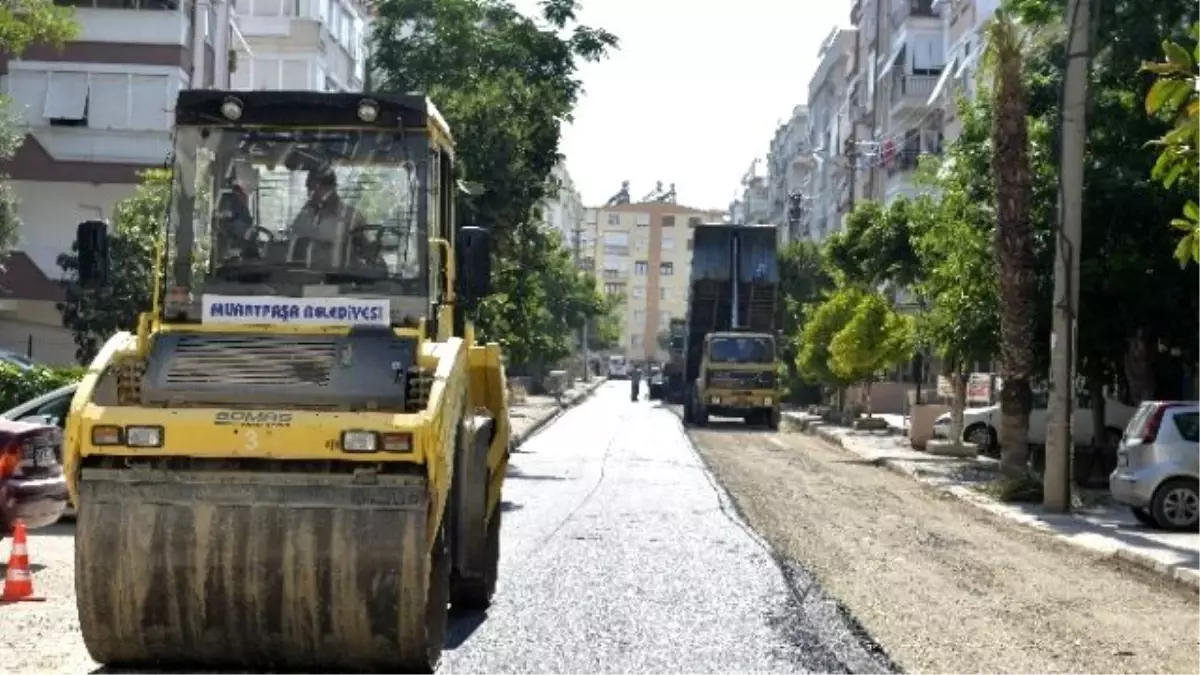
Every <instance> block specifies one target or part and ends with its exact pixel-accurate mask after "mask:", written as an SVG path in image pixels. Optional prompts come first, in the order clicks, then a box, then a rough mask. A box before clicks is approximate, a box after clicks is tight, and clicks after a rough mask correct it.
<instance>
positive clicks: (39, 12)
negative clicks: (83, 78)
mask: <svg viewBox="0 0 1200 675" xmlns="http://www.w3.org/2000/svg"><path fill="white" fill-rule="evenodd" d="M78 32H79V27H78V26H77V25H76V23H75V14H74V11H73V10H72V9H71V8H70V7H58V6H56V5H55V4H54V3H53V2H52V0H6V2H4V3H0V53H3V54H6V55H7V56H8V57H9V58H13V57H16V56H20V55H21V53H22V52H24V51H25V50H26V49H27V48H28V47H29V46H30V45H33V44H38V43H46V44H51V45H54V46H61V45H62V43H63V42H65V41H67V40H70V39H71V38H73V37H75V36H76V35H77V34H78ZM9 103H10V102H9V100H8V99H7V98H6V97H3V96H0V161H4V160H9V159H12V157H13V155H14V154H16V152H17V150H18V149H19V148H20V147H21V143H23V142H24V140H25V134H24V132H22V131H21V130H20V129H19V124H18V123H17V120H16V116H15V114H14V113H13V111H12V110H11V109H10V108H9ZM7 178H8V176H6V175H4V174H3V173H2V172H0V262H3V258H4V255H5V254H7V253H8V251H9V250H11V249H12V247H13V246H15V245H16V243H17V238H18V237H17V235H18V232H17V229H18V220H17V209H18V206H19V204H17V199H16V196H15V195H14V194H13V192H12V188H11V187H10V186H9V185H8V180H7Z"/></svg>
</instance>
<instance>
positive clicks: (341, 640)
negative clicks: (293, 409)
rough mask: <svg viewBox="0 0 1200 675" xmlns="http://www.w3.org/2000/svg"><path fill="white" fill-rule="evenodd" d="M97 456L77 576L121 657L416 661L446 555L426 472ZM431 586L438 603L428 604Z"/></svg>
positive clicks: (289, 663)
mask: <svg viewBox="0 0 1200 675" xmlns="http://www.w3.org/2000/svg"><path fill="white" fill-rule="evenodd" d="M365 482H367V483H373V484H363V483H364V481H362V480H361V478H356V477H355V476H351V475H324V474H295V473H256V472H239V471H233V472H215V471H213V472H199V471H197V472H190V471H169V472H168V471H149V470H132V469H85V470H84V471H83V474H82V476H81V480H80V490H79V493H80V500H79V501H80V509H79V515H78V522H77V531H76V532H77V533H76V554H75V555H76V560H75V562H76V565H75V575H76V576H75V586H76V595H77V602H78V606H79V622H80V628H81V630H82V633H83V638H84V643H85V644H86V646H87V649H88V651H89V653H90V654H91V655H92V658H93V659H95V660H96V661H98V662H100V663H104V664H109V665H124V666H138V665H141V666H151V667H157V668H162V667H165V666H167V665H171V664H174V665H186V666H190V667H193V668H228V667H234V668H269V669H301V670H307V671H308V672H316V671H322V670H326V671H335V672H344V671H360V672H363V671H366V672H370V671H387V672H419V671H429V670H431V669H433V668H435V667H436V665H437V661H438V658H439V657H440V654H441V645H442V641H443V639H444V636H445V627H446V612H447V601H448V593H449V588H448V587H449V558H448V556H447V555H446V550H445V541H444V537H442V536H441V534H440V530H439V535H438V536H437V537H436V538H435V542H434V545H433V546H432V551H433V553H432V554H431V552H430V551H431V547H430V545H429V543H428V542H429V539H428V537H427V536H426V532H427V529H428V527H429V525H428V521H429V519H428V511H429V497H428V492H427V485H426V482H425V480H424V479H423V478H422V477H419V476H413V475H399V476H383V475H380V476H372V477H371V479H369V480H368V481H365ZM427 597H428V599H429V602H428V603H427V602H426V600H427Z"/></svg>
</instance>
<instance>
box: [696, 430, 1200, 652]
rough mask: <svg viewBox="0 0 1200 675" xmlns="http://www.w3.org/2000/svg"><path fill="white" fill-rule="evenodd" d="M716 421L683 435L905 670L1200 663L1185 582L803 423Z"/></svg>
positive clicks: (1194, 611)
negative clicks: (892, 465)
mask: <svg viewBox="0 0 1200 675" xmlns="http://www.w3.org/2000/svg"><path fill="white" fill-rule="evenodd" d="M719 425H720V423H719V422H718V423H717V424H716V425H714V427H710V428H709V429H705V430H694V431H692V434H691V435H692V438H693V440H694V442H695V443H696V445H697V448H698V449H699V451H700V454H701V456H702V457H703V458H704V460H705V461H706V463H707V464H708V465H709V467H710V469H711V470H712V471H713V472H714V474H715V475H716V476H717V478H718V479H719V480H720V481H721V482H722V483H723V484H724V486H725V487H726V489H727V490H729V492H730V494H731V496H732V497H733V499H734V501H735V502H736V504H737V505H738V507H739V509H740V510H741V511H742V512H743V514H744V516H745V517H746V519H747V520H748V521H749V523H750V524H751V525H752V526H753V527H754V528H755V529H756V530H757V531H758V532H759V533H760V534H761V535H762V536H764V537H765V538H766V539H767V540H768V541H769V542H770V543H771V544H772V545H773V546H774V548H775V549H776V550H777V551H778V552H779V553H780V554H781V555H782V556H784V557H785V558H786V559H788V560H791V561H794V562H796V563H798V564H800V565H801V566H803V567H804V568H806V569H808V570H809V571H811V572H812V573H814V574H815V575H816V577H817V578H818V579H819V580H820V582H821V584H822V586H823V587H824V588H825V590H826V592H828V593H829V594H831V595H833V596H834V597H836V598H837V599H838V600H839V601H840V602H841V603H842V604H844V605H845V606H846V608H847V609H848V611H849V612H850V613H851V614H852V615H853V616H854V617H855V618H857V619H858V621H859V622H860V623H861V624H862V625H863V626H864V627H865V628H866V630H867V631H868V632H869V633H870V634H871V635H872V636H873V637H874V638H875V639H876V640H877V641H878V642H879V643H880V644H881V645H882V646H883V647H884V649H886V650H887V652H888V653H889V654H890V656H891V657H892V658H893V659H894V660H895V661H896V662H898V663H899V664H900V665H901V667H903V668H904V669H905V670H907V671H910V672H957V673H1068V672H1073V673H1197V672H1200V657H1198V651H1197V649H1198V636H1200V613H1198V604H1197V598H1196V596H1195V594H1193V593H1189V592H1188V591H1187V590H1185V589H1183V588H1182V587H1179V586H1176V585H1173V584H1171V583H1170V582H1167V581H1165V580H1162V579H1160V578H1158V577H1156V576H1152V575H1150V574H1149V573H1147V572H1144V571H1142V570H1135V569H1128V568H1124V567H1120V566H1118V565H1117V564H1116V563H1113V562H1111V561H1107V560H1100V559H1097V558H1094V557H1091V556H1088V555H1087V554H1085V553H1083V552H1080V551H1077V550H1076V549H1074V548H1071V547H1069V546H1067V545H1066V544H1063V543H1061V542H1058V541H1055V540H1054V539H1052V538H1051V537H1050V536H1048V535H1046V534H1043V533H1040V532H1036V531H1032V530H1028V529H1025V528H1022V527H1020V526H1018V525H1015V524H1011V523H1007V522H1004V521H1001V520H999V519H997V518H995V517H992V516H990V515H988V514H986V513H984V512H982V511H980V510H979V509H977V508H975V507H972V506H969V505H967V504H963V503H961V502H959V501H958V500H956V499H954V498H953V497H950V496H948V495H943V494H941V493H938V492H936V491H934V490H932V489H930V488H927V487H924V486H921V485H920V484H918V483H916V482H914V481H912V480H910V479H908V478H905V477H903V476H899V475H897V474H894V473H891V472H889V471H887V470H886V469H882V468H877V467H875V466H871V465H870V464H868V463H866V462H864V461H863V460H861V459H859V458H858V457H856V456H854V455H851V454H850V453H848V452H845V451H843V450H841V449H840V448H839V449H834V448H833V447H832V446H830V445H828V444H826V443H825V442H823V441H820V440H818V439H816V438H813V437H811V436H805V435H801V434H797V433H792V434H788V433H768V432H763V431H753V430H745V428H744V427H743V426H742V425H740V424H730V425H728V426H724V427H722V426H719Z"/></svg>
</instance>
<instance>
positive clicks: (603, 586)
mask: <svg viewBox="0 0 1200 675" xmlns="http://www.w3.org/2000/svg"><path fill="white" fill-rule="evenodd" d="M642 392H643V395H644V394H645V388H644V387H643V389H642ZM504 499H505V508H506V512H505V514H504V518H505V521H504V530H503V532H504V534H503V540H502V569H501V581H500V586H499V590H498V594H497V602H496V604H495V605H494V606H493V608H492V609H491V610H490V611H489V613H488V616H487V617H486V619H485V620H483V621H482V623H480V622H479V621H478V620H476V621H471V620H469V619H467V620H459V622H457V625H456V626H455V631H454V633H453V634H452V640H451V642H452V644H453V643H455V642H457V641H458V640H459V639H462V638H461V637H460V636H463V635H464V634H465V633H468V632H469V636H466V638H465V640H463V641H462V643H461V644H456V645H454V646H453V648H452V649H451V650H450V651H449V652H448V653H447V656H446V657H445V661H444V664H443V671H444V672H496V673H498V672H574V673H599V672H625V673H628V672H654V673H662V672H667V673H670V672H693V673H704V672H780V673H785V672H786V673H795V672H806V671H807V672H835V673H836V672H886V670H887V666H886V663H885V661H886V660H885V659H883V658H880V657H879V656H878V655H877V654H875V653H873V652H872V648H871V645H870V644H869V643H865V644H864V642H865V641H863V640H860V639H859V638H858V637H857V636H856V635H855V634H854V633H853V632H852V630H851V628H850V625H849V624H848V622H846V621H844V620H843V619H842V616H841V615H840V613H839V612H838V610H837V608H836V607H835V606H834V605H833V604H832V603H831V602H829V601H827V600H825V599H824V598H823V597H822V596H821V594H820V593H819V592H818V591H817V589H815V587H813V585H812V584H811V583H809V581H808V579H806V578H804V577H803V575H802V574H800V573H797V574H796V575H794V576H792V578H791V579H789V578H785V576H784V574H783V572H782V570H781V568H780V567H779V566H778V565H777V564H776V562H775V559H774V558H773V555H772V553H771V552H770V550H769V549H768V548H767V547H766V545H765V544H764V543H762V542H761V540H760V539H759V538H758V537H757V535H755V534H754V533H753V532H752V531H751V530H750V529H749V528H748V527H747V526H746V525H745V524H744V523H743V522H742V521H741V520H740V518H738V517H737V515H736V513H735V512H734V509H733V508H732V506H731V504H730V502H729V500H728V498H727V497H726V496H725V494H724V493H723V491H721V490H720V489H719V488H718V487H717V486H716V484H715V482H714V481H713V480H712V478H711V476H710V475H709V474H708V472H707V471H706V470H705V468H704V466H703V464H702V462H701V461H700V459H699V457H698V456H697V455H696V453H695V451H694V450H693V449H692V446H691V443H690V441H689V440H688V438H687V436H686V435H685V434H684V432H683V429H682V426H681V424H680V421H679V417H678V416H677V415H675V414H674V413H673V412H671V411H669V410H667V409H664V408H662V407H661V406H660V405H659V404H657V403H651V402H648V401H644V400H643V401H641V402H639V403H633V402H631V401H630V400H629V385H628V383H626V382H610V383H608V384H606V385H604V386H603V387H602V388H601V389H600V390H598V391H597V392H596V394H595V395H594V396H593V397H592V398H591V399H590V400H589V401H587V402H586V403H584V404H583V405H581V406H579V407H577V408H575V409H573V410H571V411H569V412H567V413H566V414H565V415H564V416H563V417H562V418H561V419H559V420H558V421H557V422H555V423H554V424H553V425H552V426H550V427H548V428H547V429H546V430H544V431H542V432H541V433H540V434H538V435H536V436H534V437H533V438H531V439H530V440H528V441H526V443H525V445H524V447H523V448H522V451H521V452H519V453H518V454H516V455H514V457H513V460H512V471H511V473H510V476H509V480H508V482H507V483H506V485H505V494H504Z"/></svg>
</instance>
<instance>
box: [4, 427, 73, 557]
mask: <svg viewBox="0 0 1200 675" xmlns="http://www.w3.org/2000/svg"><path fill="white" fill-rule="evenodd" d="M61 448H62V431H61V430H60V429H59V428H58V427H57V426H54V425H51V424H35V423H30V422H14V421H10V420H3V419H0V538H3V537H6V536H8V534H9V533H11V532H12V529H13V526H14V525H15V524H16V521H17V520H18V519H19V520H22V521H24V522H25V526H26V527H27V528H29V529H31V530H32V529H37V528H39V527H46V526H48V525H53V524H54V523H56V522H58V519H59V518H61V517H62V515H63V512H64V511H66V509H67V501H68V494H67V477H66V474H65V473H64V472H63V466H62V450H61Z"/></svg>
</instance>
